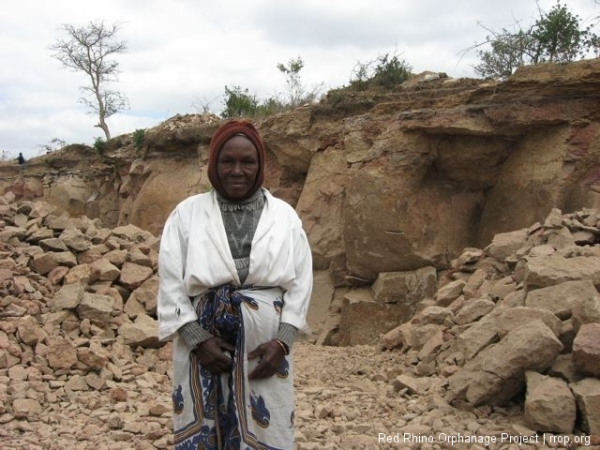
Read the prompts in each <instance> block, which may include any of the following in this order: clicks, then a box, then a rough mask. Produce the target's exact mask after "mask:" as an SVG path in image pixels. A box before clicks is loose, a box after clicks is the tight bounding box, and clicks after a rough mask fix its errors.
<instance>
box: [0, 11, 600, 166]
mask: <svg viewBox="0 0 600 450" xmlns="http://www.w3.org/2000/svg"><path fill="white" fill-rule="evenodd" d="M563 3H565V2H564V1H563ZM554 4H555V0H539V6H540V7H541V8H542V9H543V10H544V11H549V10H550V9H551V8H552V6H553V5H554ZM566 4H568V5H569V8H570V9H571V11H572V12H573V13H575V14H577V15H579V16H580V19H581V21H582V22H584V23H588V22H589V21H591V20H592V19H593V18H594V17H596V16H598V15H599V14H600V7H598V5H597V4H595V2H594V0H566ZM0 5H1V6H2V8H1V10H0V11H1V12H0V62H1V65H0V150H3V151H5V152H6V154H7V156H8V157H16V155H17V154H18V153H19V152H23V154H24V155H25V156H26V157H32V156H36V155H38V154H39V153H40V149H39V146H40V145H42V144H46V143H49V142H50V140H51V139H53V138H58V139H61V140H63V141H65V142H67V143H86V144H91V143H92V142H93V140H94V138H95V137H101V136H103V132H102V131H101V130H100V129H99V128H95V127H94V126H93V125H94V124H95V123H97V117H94V116H93V115H90V114H89V113H88V112H87V110H86V109H85V107H84V106H83V105H81V104H80V103H78V98H79V97H80V96H81V94H80V91H79V86H80V85H85V84H86V83H87V80H86V78H85V75H84V74H83V73H76V72H71V71H68V70H67V69H64V68H62V67H61V64H60V63H59V62H58V61H56V60H54V59H52V58H51V57H50V54H51V52H50V51H49V50H48V46H50V45H51V44H52V43H53V42H55V41H56V40H57V39H58V38H59V37H63V38H64V37H66V36H65V35H64V33H62V34H61V30H60V27H61V25H62V24H71V25H77V26H79V25H84V24H86V23H89V22H90V21H92V20H104V21H105V22H107V23H113V22H119V23H121V25H122V28H121V31H120V32H119V37H120V38H121V39H123V40H125V41H126V42H127V45H128V48H127V51H126V52H125V53H123V54H122V55H120V56H119V57H118V62H119V68H120V70H121V74H120V76H119V80H118V82H116V83H114V84H113V88H115V89H116V90H119V91H120V92H122V93H124V94H125V95H126V96H127V97H128V98H129V102H130V106H131V108H130V109H129V110H127V111H124V112H122V113H118V114H116V115H114V116H112V117H110V118H108V120H107V122H108V125H109V127H110V129H111V132H112V135H113V136H117V135H119V134H122V133H130V132H133V131H134V130H135V129H138V128H146V127H152V126H155V125H157V124H159V123H160V122H162V121H164V120H165V119H168V118H169V117H172V116H174V115H175V114H187V113H195V112H197V109H195V108H194V106H193V104H194V103H196V104H198V105H210V107H211V109H212V111H213V112H215V113H220V112H221V111H222V110H223V94H224V87H225V85H227V86H229V87H232V86H241V87H242V88H248V89H249V90H250V92H251V93H252V94H256V95H257V97H258V98H260V99H264V98H267V97H271V96H276V95H281V94H282V93H284V92H285V78H284V76H283V75H282V74H281V73H280V72H279V71H278V70H277V67H276V65H277V64H278V63H287V62H288V61H289V60H290V59H292V58H296V57H298V56H300V57H301V58H302V60H303V61H304V65H305V66H304V69H302V71H301V72H300V75H301V79H302V82H303V84H304V85H305V86H307V88H313V87H315V86H317V85H319V84H321V83H322V84H323V87H324V89H323V91H326V90H328V89H331V88H336V87H341V86H343V85H346V84H347V83H348V82H349V80H350V78H351V77H352V73H353V69H354V68H355V67H356V64H357V62H363V63H364V62H368V61H372V60H374V59H375V58H376V57H377V56H379V55H383V54H386V53H390V54H393V53H394V52H396V54H397V55H398V56H399V57H400V58H401V59H404V60H405V61H406V62H407V63H408V64H409V65H410V66H411V67H412V68H413V73H420V72H423V71H425V70H430V71H437V72H446V73H447V74H448V75H449V76H451V77H454V78H460V77H475V74H474V72H473V67H472V66H473V65H474V64H476V63H477V54H476V52H475V51H471V52H469V53H467V54H466V55H463V50H465V49H467V48H468V47H470V46H472V45H473V44H474V43H476V42H481V41H483V40H484V38H485V35H486V31H485V30H484V29H483V27H481V26H480V25H479V24H483V25H484V26H486V27H488V28H491V29H494V30H500V29H501V28H502V27H511V26H512V25H513V24H515V23H517V22H520V23H522V24H523V26H524V27H528V26H529V25H531V24H532V23H533V22H534V21H535V19H536V18H537V17H538V12H537V6H536V1H535V0H503V1H501V2H498V1H488V0H420V1H417V0H329V1H327V0H301V1H297V0H288V1H286V0H245V1H241V0H234V1H228V0H102V1H87V0H54V1H46V0H18V1H12V0H0Z"/></svg>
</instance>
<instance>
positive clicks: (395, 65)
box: [350, 53, 412, 91]
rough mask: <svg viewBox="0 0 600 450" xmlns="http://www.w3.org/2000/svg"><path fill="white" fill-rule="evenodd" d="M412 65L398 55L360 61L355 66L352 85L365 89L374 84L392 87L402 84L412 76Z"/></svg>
mask: <svg viewBox="0 0 600 450" xmlns="http://www.w3.org/2000/svg"><path fill="white" fill-rule="evenodd" d="M411 70H412V67H410V66H409V65H408V63H407V62H406V61H404V60H403V59H400V58H398V56H397V55H390V54H389V53H386V54H385V55H381V56H378V57H377V59H376V60H375V61H370V62H367V63H361V62H358V63H357V65H356V67H355V68H354V78H353V79H351V80H350V87H351V88H352V89H353V90H355V91H364V90H366V89H368V88H370V87H373V86H382V87H385V88H391V87H393V86H395V85H398V84H402V83H404V82H405V81H406V80H408V78H409V77H410V74H411V73H410V71H411Z"/></svg>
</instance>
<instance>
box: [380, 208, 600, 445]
mask: <svg viewBox="0 0 600 450" xmlns="http://www.w3.org/2000/svg"><path fill="white" fill-rule="evenodd" d="M599 243H600V212H599V211H596V210H582V211H579V212H576V213H572V214H565V215H563V214H562V213H561V211H560V210H558V209H553V210H552V211H551V213H550V214H549V216H548V217H547V219H546V220H545V222H544V223H543V224H540V223H537V224H535V225H533V226H532V227H530V228H528V229H522V230H517V231H513V232H508V233H501V234H498V235H496V236H495V237H494V239H493V241H492V243H491V244H490V245H489V246H488V247H486V248H485V250H480V249H476V248H467V249H465V250H464V251H463V253H462V255H461V256H460V257H459V258H457V259H456V260H454V261H453V262H452V269H451V270H449V271H448V272H447V273H446V274H445V275H444V277H443V278H441V279H440V282H439V285H440V287H439V289H438V290H437V292H436V294H435V298H434V299H430V300H426V301H424V302H422V303H421V305H420V310H419V311H418V313H417V314H415V316H414V317H413V318H412V319H411V320H410V321H409V322H407V323H405V324H402V325H400V326H398V327H397V328H395V329H393V330H391V331H390V332H388V333H387V334H386V335H384V337H383V345H384V346H385V347H386V348H388V349H400V350H401V351H402V352H404V353H405V354H406V355H407V356H408V358H407V360H409V361H411V362H412V366H413V372H412V374H411V373H410V372H407V373H405V374H403V375H401V376H400V377H399V379H398V380H397V384H398V385H399V387H402V386H409V385H411V384H414V383H415V382H417V381H418V379H419V377H426V376H432V375H435V376H441V377H443V378H444V379H445V380H446V382H445V385H446V399H447V400H448V401H449V402H450V403H452V404H454V405H463V406H464V407H467V408H469V407H480V406H482V405H487V406H494V405H506V404H508V403H509V402H513V403H514V402H515V401H517V402H521V401H522V402H524V406H523V407H524V416H525V419H526V421H527V424H528V425H529V426H530V427H531V429H533V430H536V431H539V432H554V433H573V432H574V431H575V432H577V431H579V432H583V433H587V434H593V435H598V434H600V379H599V378H600V295H599V294H598V290H597V288H598V287H600V244H599Z"/></svg>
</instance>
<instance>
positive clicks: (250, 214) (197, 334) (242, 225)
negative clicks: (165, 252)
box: [179, 189, 298, 349]
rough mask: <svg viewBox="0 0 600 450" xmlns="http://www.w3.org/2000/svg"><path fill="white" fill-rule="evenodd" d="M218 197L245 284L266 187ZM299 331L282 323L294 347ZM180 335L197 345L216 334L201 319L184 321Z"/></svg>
mask: <svg viewBox="0 0 600 450" xmlns="http://www.w3.org/2000/svg"><path fill="white" fill-rule="evenodd" d="M217 200H218V202H219V208H220V210H221V217H222V218H223V224H224V225H225V232H226V234H227V241H228V243H229V248H230V250H231V255H232V256H233V260H234V261H235V267H236V269H237V272H238V276H239V278H240V283H242V284H244V282H245V281H246V278H247V277H248V273H249V271H250V250H251V248H252V239H253V238H254V233H255V232H256V227H257V226H258V222H259V220H260V216H261V214H262V210H263V207H264V205H265V196H264V194H263V192H262V190H260V189H259V190H258V191H257V192H256V194H254V195H253V196H252V197H250V198H249V199H247V200H245V201H243V202H231V201H228V200H225V199H224V198H222V197H221V196H220V195H218V194H217ZM297 331H298V330H297V329H296V327H294V326H292V325H290V324H288V323H281V324H280V325H279V332H278V334H277V339H279V340H280V341H282V342H283V343H284V344H285V345H286V346H287V347H288V349H291V348H292V344H293V343H294V340H295V339H296V333H297ZM179 335H180V336H181V337H182V338H183V340H184V341H185V343H186V344H187V346H188V347H189V348H194V347H196V346H197V345H198V344H200V343H202V342H204V341H206V340H207V339H210V338H211V337H212V334H210V333H209V332H208V331H207V330H205V329H204V328H202V327H201V326H200V324H199V323H198V322H197V321H195V322H189V323H186V324H185V325H183V326H182V327H181V328H180V329H179Z"/></svg>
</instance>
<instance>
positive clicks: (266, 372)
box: [248, 339, 285, 380]
mask: <svg viewBox="0 0 600 450" xmlns="http://www.w3.org/2000/svg"><path fill="white" fill-rule="evenodd" d="M258 357H260V361H259V363H258V366H256V367H255V368H254V370H253V371H252V372H251V373H250V375H249V378H250V379H251V380H256V379H259V378H269V377H272V376H273V375H274V374H275V373H276V372H277V370H279V368H280V367H281V364H282V363H283V360H284V358H285V351H284V350H283V347H282V345H281V344H280V343H279V342H278V341H277V340H276V339H273V340H270V341H269V342H265V343H264V344H261V345H259V346H258V347H256V349H255V350H253V351H251V352H250V353H248V359H254V358H258Z"/></svg>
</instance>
